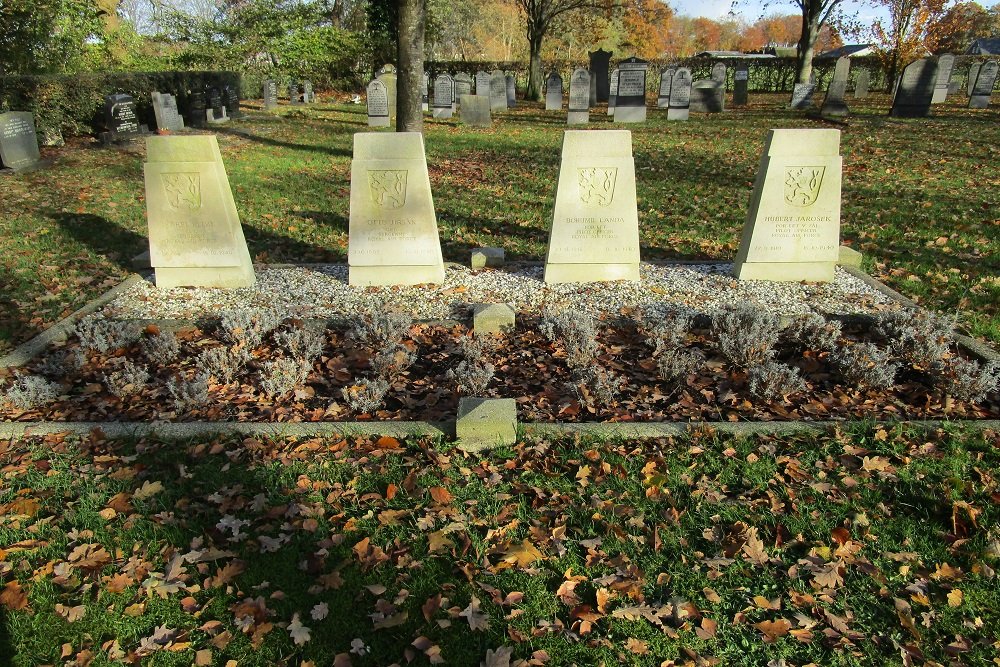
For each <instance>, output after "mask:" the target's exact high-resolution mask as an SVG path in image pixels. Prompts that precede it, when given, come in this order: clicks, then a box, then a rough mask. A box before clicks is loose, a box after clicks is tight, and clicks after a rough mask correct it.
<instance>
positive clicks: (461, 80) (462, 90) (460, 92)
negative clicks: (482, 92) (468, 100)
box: [455, 72, 472, 106]
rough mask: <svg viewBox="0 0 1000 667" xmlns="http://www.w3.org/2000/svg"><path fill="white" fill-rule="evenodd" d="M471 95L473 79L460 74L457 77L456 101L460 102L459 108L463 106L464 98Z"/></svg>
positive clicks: (462, 73)
mask: <svg viewBox="0 0 1000 667" xmlns="http://www.w3.org/2000/svg"><path fill="white" fill-rule="evenodd" d="M471 94H472V77H471V76H469V75H468V74H466V73H465V72H459V73H458V74H456V75H455V99H456V100H458V104H459V106H461V104H462V97H463V96H465V95H471Z"/></svg>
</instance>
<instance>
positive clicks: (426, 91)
mask: <svg viewBox="0 0 1000 667" xmlns="http://www.w3.org/2000/svg"><path fill="white" fill-rule="evenodd" d="M430 84H431V78H430V75H429V74H428V73H427V72H424V77H423V92H422V93H421V96H420V108H421V110H423V111H424V112H425V113H426V112H428V111H430V110H431V98H430Z"/></svg>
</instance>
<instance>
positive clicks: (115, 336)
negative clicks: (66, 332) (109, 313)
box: [76, 315, 142, 354]
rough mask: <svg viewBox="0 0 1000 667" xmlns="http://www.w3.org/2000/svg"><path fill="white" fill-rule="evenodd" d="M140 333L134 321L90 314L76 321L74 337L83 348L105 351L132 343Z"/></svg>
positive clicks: (140, 330) (140, 329)
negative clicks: (123, 320)
mask: <svg viewBox="0 0 1000 667" xmlns="http://www.w3.org/2000/svg"><path fill="white" fill-rule="evenodd" d="M140 335H142V328H141V327H140V326H139V325H138V324H136V323H135V322H122V321H121V320H107V319H104V318H103V317H98V316H96V315H90V316H89V317H85V318H83V319H82V320H80V321H79V322H77V323H76V337H77V339H79V341H80V347H82V348H83V349H84V350H88V351H89V350H95V351H97V352H100V353H102V354H103V353H105V352H108V351H110V350H117V349H119V348H122V347H126V346H128V345H130V344H132V343H134V342H135V341H136V340H137V339H138V338H139V336H140Z"/></svg>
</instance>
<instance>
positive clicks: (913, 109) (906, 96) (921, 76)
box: [889, 58, 937, 118]
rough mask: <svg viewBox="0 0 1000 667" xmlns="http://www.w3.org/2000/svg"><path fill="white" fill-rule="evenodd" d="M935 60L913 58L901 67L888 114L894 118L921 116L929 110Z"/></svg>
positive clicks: (932, 92)
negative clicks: (901, 70)
mask: <svg viewBox="0 0 1000 667" xmlns="http://www.w3.org/2000/svg"><path fill="white" fill-rule="evenodd" d="M935 81H937V62H936V61H934V60H930V59H928V58H921V59H920V60H914V61H913V62H912V63H910V64H909V65H907V66H906V67H905V68H904V69H903V75H902V76H901V77H900V78H899V83H897V84H896V94H895V95H894V96H893V98H892V108H891V109H890V110H889V115H890V116H894V117H896V118H923V117H925V116H929V115H930V112H931V98H932V97H933V96H934V82H935Z"/></svg>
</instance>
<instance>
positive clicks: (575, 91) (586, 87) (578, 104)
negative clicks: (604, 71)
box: [566, 67, 592, 125]
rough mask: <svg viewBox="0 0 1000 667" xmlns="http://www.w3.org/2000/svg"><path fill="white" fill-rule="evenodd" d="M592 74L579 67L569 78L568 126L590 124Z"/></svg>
mask: <svg viewBox="0 0 1000 667" xmlns="http://www.w3.org/2000/svg"><path fill="white" fill-rule="evenodd" d="M591 88H592V86H591V79H590V72H588V71H587V70H585V69H583V68H582V67H578V68H576V69H575V70H573V74H572V76H570V78H569V112H568V113H567V114H566V124H567V125H586V124H587V123H589V122H590V91H591Z"/></svg>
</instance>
